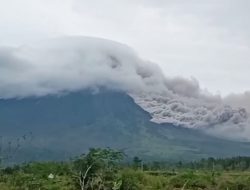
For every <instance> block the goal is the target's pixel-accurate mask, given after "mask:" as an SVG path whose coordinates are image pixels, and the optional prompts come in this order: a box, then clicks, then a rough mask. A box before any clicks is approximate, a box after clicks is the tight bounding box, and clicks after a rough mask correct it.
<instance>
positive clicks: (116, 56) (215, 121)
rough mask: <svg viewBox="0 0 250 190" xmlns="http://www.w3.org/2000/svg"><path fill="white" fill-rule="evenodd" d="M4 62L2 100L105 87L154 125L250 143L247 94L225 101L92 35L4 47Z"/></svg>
mask: <svg viewBox="0 0 250 190" xmlns="http://www.w3.org/2000/svg"><path fill="white" fill-rule="evenodd" d="M0 63H1V64H0V97H1V98H22V97H27V96H44V95H47V94H60V93H64V92H71V91H79V90H82V89H86V88H94V89H95V88H98V87H106V88H109V89H115V90H122V91H125V92H127V93H128V94H130V95H131V97H133V98H134V100H135V102H136V103H137V104H138V105H140V106H141V107H142V108H143V109H144V110H146V111H148V112H149V113H150V114H151V115H152V121H154V122H157V123H173V124H175V125H180V126H183V127H188V128H196V129H201V130H205V131H207V132H209V133H212V134H214V135H218V136H222V137H226V138H235V139H238V140H239V139H240V140H250V139H249V135H250V131H249V126H250V125H249V123H250V122H249V117H248V114H247V112H246V110H245V109H243V108H239V106H243V107H244V105H243V104H244V103H245V102H247V101H248V100H249V96H248V95H249V94H248V93H246V94H245V95H231V96H229V97H228V98H226V99H225V100H224V99H222V98H221V97H220V96H214V95H211V94H209V93H208V92H207V91H205V90H203V89H202V88H200V86H199V83H198V81H197V80H196V79H193V78H191V79H184V78H167V77H165V76H164V74H163V73H162V71H161V69H160V68H159V67H158V66H157V65H156V64H154V63H151V62H148V61H146V60H142V59H141V58H140V57H138V56H137V54H136V53H135V52H134V51H133V50H132V49H131V48H129V47H128V46H126V45H124V44H120V43H116V42H114V41H110V40H104V39H97V38H87V37H65V38H58V39H51V40H47V41H43V42H40V43H35V44H30V45H22V46H19V47H15V48H10V47H2V48H0ZM227 104H228V105H227ZM230 105H232V106H233V107H231V106H230ZM247 108H249V107H247ZM232 131H233V132H234V133H233V134H234V135H233V136H232V135H231V132H232Z"/></svg>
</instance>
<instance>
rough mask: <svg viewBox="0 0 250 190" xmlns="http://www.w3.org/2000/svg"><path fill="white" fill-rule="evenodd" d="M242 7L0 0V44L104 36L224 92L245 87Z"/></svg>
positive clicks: (176, 1)
mask: <svg viewBox="0 0 250 190" xmlns="http://www.w3.org/2000/svg"><path fill="white" fill-rule="evenodd" d="M249 10H250V1H249V0H237V1H236V0H202V1H201V0H188V1H187V0H172V1H170V0H156V1H153V0H119V1H118V0H99V1H97V0H88V1H87V0H22V1H20V0H8V1H6V0H0V44H1V45H20V44H23V43H29V42H34V41H37V40H42V39H45V38H48V37H57V36H63V35H85V36H96V37H102V38H107V39H111V40H115V41H119V42H122V43H125V44H127V45H129V46H131V47H133V48H134V49H135V50H136V51H137V52H138V53H139V55H140V56H141V57H143V58H144V59H147V60H151V61H154V62H156V63H158V64H159V65H160V66H161V67H162V69H163V71H164V73H165V74H166V76H176V75H178V76H182V77H190V76H193V77H195V78H197V80H198V81H199V82H200V85H201V87H203V88H207V89H208V90H209V91H212V92H214V93H216V92H218V91H220V93H222V94H224V95H225V94H228V93H230V92H234V93H239V92H244V91H247V90H249V89H250V86H249V84H250V75H249V71H250V63H249V62H250V22H249V18H250V12H249Z"/></svg>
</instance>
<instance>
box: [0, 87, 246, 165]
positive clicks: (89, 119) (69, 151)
mask: <svg viewBox="0 0 250 190" xmlns="http://www.w3.org/2000/svg"><path fill="white" fill-rule="evenodd" d="M149 120H150V115H149V114H148V113H146V112H145V111H143V110H142V109H141V108H140V107H139V106H138V105H136V104H135V103H134V101H133V99H132V98H131V97H129V96H128V95H126V94H125V93H121V92H111V91H102V92H100V93H97V94H93V93H91V92H90V91H83V92H77V93H70V94H67V95H64V96H45V97H39V98H35V97H33V98H24V99H19V100H18V99H9V100H0V133H1V135H2V136H3V137H4V140H3V144H4V145H5V146H7V144H8V143H7V142H8V141H9V139H12V142H14V141H15V142H16V140H15V139H16V138H18V137H21V138H20V140H19V141H20V145H21V148H19V151H18V152H17V153H15V159H16V160H34V159H36V160H38V159H39V160H41V159H46V160H47V159H65V158H68V157H70V156H72V155H78V154H81V153H83V152H84V151H86V150H87V149H88V148H89V147H107V146H109V147H115V148H121V149H124V150H125V152H126V153H127V154H128V155H130V156H134V155H139V156H145V157H146V158H148V159H150V158H154V159H183V160H190V159H194V158H201V157H208V156H237V155H250V145H249V144H247V143H238V142H232V141H227V140H221V139H217V138H214V137H210V136H207V135H204V134H202V133H200V132H198V131H194V130H190V129H184V128H179V127H174V126H172V125H158V124H155V123H152V122H150V121H149ZM23 135H25V136H23ZM13 144H14V143H13ZM6 149H7V147H6Z"/></svg>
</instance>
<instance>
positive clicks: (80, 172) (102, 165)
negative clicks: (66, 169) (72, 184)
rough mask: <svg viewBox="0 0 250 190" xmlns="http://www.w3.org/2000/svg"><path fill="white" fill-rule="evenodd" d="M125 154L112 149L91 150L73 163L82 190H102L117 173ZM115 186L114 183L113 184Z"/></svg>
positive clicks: (74, 173) (75, 175) (74, 172)
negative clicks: (117, 166)
mask: <svg viewBox="0 0 250 190" xmlns="http://www.w3.org/2000/svg"><path fill="white" fill-rule="evenodd" d="M123 157H124V153H123V152H121V151H116V150H112V149H110V148H107V149H100V148H91V149H89V152H88V154H83V155H81V156H80V157H79V158H77V159H76V160H75V161H74V162H73V176H74V177H75V179H77V181H76V182H77V184H78V186H80V189H81V190H86V189H102V186H104V182H105V181H108V180H111V178H113V176H114V174H115V173H116V167H115V166H116V163H117V162H118V161H120V160H122V159H123ZM112 184H113V182H112Z"/></svg>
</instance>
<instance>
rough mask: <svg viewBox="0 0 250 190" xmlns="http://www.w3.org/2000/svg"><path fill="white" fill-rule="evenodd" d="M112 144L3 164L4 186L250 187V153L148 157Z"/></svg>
mask: <svg viewBox="0 0 250 190" xmlns="http://www.w3.org/2000/svg"><path fill="white" fill-rule="evenodd" d="M124 156H125V155H124V154H123V153H122V152H120V151H115V150H111V149H90V151H89V152H88V154H86V155H81V156H80V157H78V158H76V159H74V160H72V161H70V162H43V163H26V164H23V165H17V166H12V167H5V168H2V169H1V173H0V189H1V190H38V189H39V190H157V189H159V190H168V189H169V190H173V189H176V190H178V189H179V190H184V189H186V190H187V189H194V190H201V189H207V190H220V189H221V190H222V189H223V190H224V189H225V190H248V189H249V190H250V164H249V163H250V158H247V157H237V158H231V159H213V158H209V159H203V160H201V161H198V162H190V163H182V162H177V163H167V162H150V163H146V164H145V163H143V162H142V160H140V159H139V158H137V157H135V158H134V159H133V161H130V162H127V161H126V162H125V161H122V160H123V159H124Z"/></svg>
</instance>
